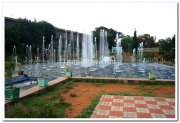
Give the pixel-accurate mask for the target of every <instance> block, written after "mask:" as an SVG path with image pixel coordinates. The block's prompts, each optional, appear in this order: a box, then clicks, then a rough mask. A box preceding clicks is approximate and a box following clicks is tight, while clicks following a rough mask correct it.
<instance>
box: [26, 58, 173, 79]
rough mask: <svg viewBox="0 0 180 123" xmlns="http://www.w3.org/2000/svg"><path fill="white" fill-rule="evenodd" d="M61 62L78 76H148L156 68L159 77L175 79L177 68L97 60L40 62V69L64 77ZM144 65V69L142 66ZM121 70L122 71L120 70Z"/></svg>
mask: <svg viewBox="0 0 180 123" xmlns="http://www.w3.org/2000/svg"><path fill="white" fill-rule="evenodd" d="M59 64H65V65H68V66H69V67H70V68H71V70H72V73H73V76H78V77H112V78H148V73H149V72H150V70H152V69H153V70H154V71H155V74H156V75H157V79H172V80H175V68H174V67H170V66H166V65H161V64H157V63H143V64H142V63H136V66H134V67H133V65H132V63H122V64H121V65H118V64H117V63H116V62H114V61H110V62H97V61H92V62H90V63H87V64H91V65H90V66H84V63H83V64H81V63H80V62H74V63H73V62H72V61H69V62H68V63H60V62H56V63H54V66H55V67H54V68H51V67H50V64H49V63H46V68H43V67H41V66H42V64H41V63H39V68H38V71H40V72H41V74H42V75H44V76H50V77H55V78H57V77H63V76H64V71H65V68H61V66H60V65H59ZM34 66H35V65H34V64H32V67H31V68H35V67H34ZM142 67H143V70H144V71H142V70H141V68H142ZM116 70H117V71H116ZM118 70H120V71H118ZM35 71H37V69H36V68H35V69H34V72H31V70H29V69H26V70H25V71H24V73H25V74H27V75H29V74H30V73H33V74H34V75H33V76H37V72H35Z"/></svg>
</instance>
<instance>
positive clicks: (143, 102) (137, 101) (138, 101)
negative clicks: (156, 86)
mask: <svg viewBox="0 0 180 123" xmlns="http://www.w3.org/2000/svg"><path fill="white" fill-rule="evenodd" d="M134 103H135V104H146V102H145V101H144V100H135V101H134Z"/></svg>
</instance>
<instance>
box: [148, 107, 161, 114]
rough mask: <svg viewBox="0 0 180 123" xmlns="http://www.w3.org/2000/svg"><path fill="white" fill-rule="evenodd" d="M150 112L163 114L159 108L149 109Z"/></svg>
mask: <svg viewBox="0 0 180 123" xmlns="http://www.w3.org/2000/svg"><path fill="white" fill-rule="evenodd" d="M149 112H150V113H154V114H164V112H163V111H162V110H161V109H151V108H150V109H149Z"/></svg>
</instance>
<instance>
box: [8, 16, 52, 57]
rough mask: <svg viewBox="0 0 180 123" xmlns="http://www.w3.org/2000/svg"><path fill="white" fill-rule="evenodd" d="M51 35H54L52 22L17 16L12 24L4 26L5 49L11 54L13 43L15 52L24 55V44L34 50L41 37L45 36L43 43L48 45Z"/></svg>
mask: <svg viewBox="0 0 180 123" xmlns="http://www.w3.org/2000/svg"><path fill="white" fill-rule="evenodd" d="M51 35H54V37H55V28H54V26H53V25H52V24H50V23H48V22H46V21H40V22H36V21H30V20H28V19H26V18H25V19H21V18H19V19H17V21H16V24H15V25H14V26H12V27H5V51H6V53H7V55H9V54H12V47H13V46H14V45H15V46H16V48H17V54H18V53H21V55H25V47H26V45H32V51H33V52H35V51H36V50H35V49H36V48H38V47H41V45H42V37H43V36H45V38H46V39H45V40H46V41H45V45H48V44H49V43H50V41H51ZM23 53H24V54H23Z"/></svg>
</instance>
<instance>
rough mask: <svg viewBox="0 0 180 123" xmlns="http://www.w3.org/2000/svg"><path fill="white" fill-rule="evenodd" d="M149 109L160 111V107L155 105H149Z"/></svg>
mask: <svg viewBox="0 0 180 123" xmlns="http://www.w3.org/2000/svg"><path fill="white" fill-rule="evenodd" d="M147 106H148V108H151V109H160V107H159V106H158V105H154V104H147Z"/></svg>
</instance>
